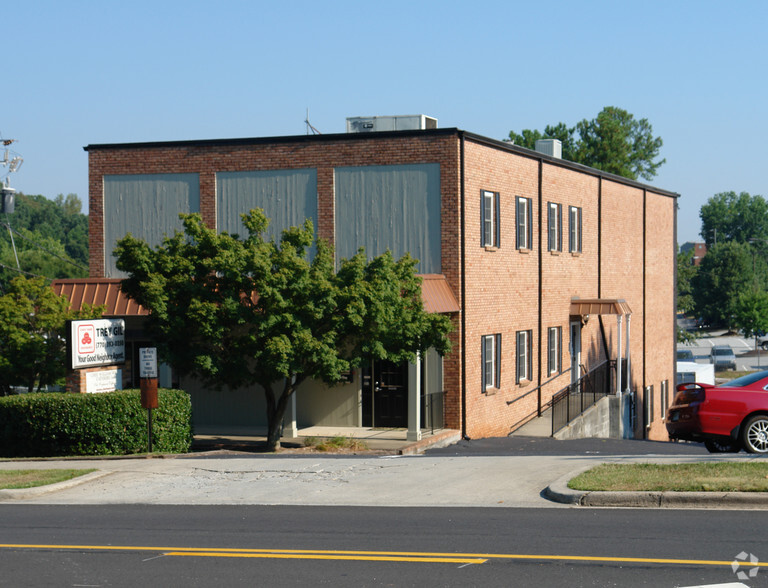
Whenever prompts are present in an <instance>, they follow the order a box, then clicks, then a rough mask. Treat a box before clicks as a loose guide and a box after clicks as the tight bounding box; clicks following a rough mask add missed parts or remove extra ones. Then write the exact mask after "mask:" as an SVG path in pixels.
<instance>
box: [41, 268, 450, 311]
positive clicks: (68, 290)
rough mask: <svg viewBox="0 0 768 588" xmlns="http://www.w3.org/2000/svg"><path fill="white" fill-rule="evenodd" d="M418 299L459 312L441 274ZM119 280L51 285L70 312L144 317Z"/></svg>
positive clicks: (426, 277) (429, 307)
mask: <svg viewBox="0 0 768 588" xmlns="http://www.w3.org/2000/svg"><path fill="white" fill-rule="evenodd" d="M419 277H420V278H421V279H422V284H421V296H422V299H423V300H424V310H426V311H427V312H436V313H445V312H458V311H459V303H458V302H457V300H456V297H455V296H454V295H453V292H452V291H451V288H450V286H448V282H447V281H446V279H445V276H443V275H442V274H421V275H419ZM120 282H121V280H120V279H118V278H82V279H69V280H54V281H53V283H52V284H51V287H52V288H53V291H54V292H55V293H56V294H58V295H62V294H63V295H65V296H66V297H67V298H68V299H69V302H70V308H71V309H74V310H80V309H81V308H82V307H83V304H91V305H93V306H102V305H103V306H105V307H106V308H105V310H104V316H144V315H147V314H149V312H148V311H147V309H145V308H144V307H143V306H141V305H139V304H137V303H136V302H135V301H133V300H131V299H130V298H128V297H127V296H126V295H125V294H123V293H122V291H121V290H120Z"/></svg>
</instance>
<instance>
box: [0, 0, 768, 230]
mask: <svg viewBox="0 0 768 588" xmlns="http://www.w3.org/2000/svg"><path fill="white" fill-rule="evenodd" d="M0 23H2V31H3V32H2V55H3V59H2V63H3V65H4V67H3V68H2V78H1V79H2V92H0V135H1V136H2V138H4V139H11V138H12V139H17V140H18V142H17V143H14V144H13V145H12V146H11V148H12V149H13V150H14V151H15V152H17V153H18V154H19V155H21V156H22V157H23V158H24V164H23V166H22V167H21V168H20V170H19V171H18V172H16V173H14V174H13V175H12V176H11V185H12V187H14V188H16V189H17V190H21V191H23V192H25V193H28V194H44V195H45V196H48V197H49V198H53V197H55V196H56V195H57V194H59V193H62V194H68V193H72V192H73V193H76V194H77V195H78V196H80V197H81V199H82V200H83V202H84V204H85V205H87V190H88V159H87V154H86V153H85V152H84V151H83V149H82V148H83V146H84V145H88V144H91V143H119V142H132V141H166V140H184V139H213V138H229V137H260V136H276V135H295V134H304V133H305V131H306V128H305V125H304V118H305V115H306V110H307V108H308V109H309V118H310V121H311V122H312V124H313V125H314V126H315V127H317V128H318V129H319V130H320V131H321V132H324V133H334V132H343V131H344V122H345V118H346V117H347V116H362V115H390V114H427V115H430V116H434V117H436V118H437V119H438V120H439V125H440V126H441V127H458V128H461V129H464V130H468V131H472V132H475V133H479V134H481V135H485V136H488V137H492V138H496V139H503V138H505V137H506V136H507V134H508V133H509V131H510V130H511V129H514V130H516V131H520V130H522V129H525V128H531V129H543V127H544V126H545V125H547V124H550V123H552V124H554V123H557V122H560V121H562V122H565V123H566V124H568V125H569V126H570V125H574V124H575V123H576V122H578V121H579V120H581V119H584V118H587V119H591V118H594V116H595V115H597V113H598V112H599V111H600V110H601V109H602V108H603V107H604V106H609V105H610V106H618V107H621V108H624V109H626V110H628V111H629V112H631V113H632V114H634V115H635V117H637V118H647V119H648V121H649V122H650V123H651V125H652V126H653V131H654V134H655V135H658V136H661V137H662V139H663V140H664V146H663V148H662V152H661V156H662V157H664V158H666V160H667V163H666V164H665V165H663V166H662V167H661V168H660V171H659V174H658V176H657V177H656V178H655V179H654V180H653V181H651V182H650V183H651V184H653V185H655V186H659V187H661V188H665V189H667V190H671V191H674V192H678V193H679V194H681V198H680V201H679V203H680V214H679V223H678V240H679V242H680V243H682V242H685V241H689V240H696V239H699V236H698V233H699V230H700V220H699V209H700V207H701V205H702V204H704V203H705V202H706V201H707V199H708V198H709V197H711V196H712V195H714V194H716V193H718V192H722V191H728V190H734V191H736V192H741V191H746V192H749V193H750V194H761V195H767V194H766V189H765V183H766V182H765V178H766V173H765V169H766V159H767V158H766V142H767V141H768V116H766V114H767V111H768V99H766V94H767V92H766V84H767V82H766V80H768V76H767V75H766V72H768V63H766V62H767V61H768V57H767V56H768V41H766V29H767V28H768V2H764V1H742V2H739V1H735V2H722V1H718V2H714V1H707V0H704V1H696V2H693V1H675V0H665V1H656V0H651V1H648V0H646V1H644V2H618V1H614V2H599V1H591V0H584V1H581V2H573V1H572V0H569V1H562V0H554V1H553V0H550V1H548V2H532V1H530V0H525V1H494V2H491V1H488V2H484V1H482V0H476V1H475V2H467V1H461V2H458V1H446V0H443V1H440V2H426V1H425V2H415V1H411V2H401V1H396V0H388V1H387V2H376V3H374V2H360V1H359V0H358V1H357V2H352V1H349V2H346V1H345V2H342V1H334V0H325V1H324V2H318V1H306V2H305V1H295V2H291V1H288V0H286V1H283V2H274V1H272V2H259V1H241V2H230V1H227V0H220V1H219V2H210V1H207V2H200V1H196V0H185V1H183V2H182V1H175V0H173V1H172V0H154V1H153V2H146V1H144V0H134V1H131V2H117V1H109V0H94V1H89V2H86V1H79V0H70V1H67V2H60V1H53V0H50V1H39V0H24V1H15V2H6V3H4V5H3V9H2V11H0ZM0 171H3V168H0Z"/></svg>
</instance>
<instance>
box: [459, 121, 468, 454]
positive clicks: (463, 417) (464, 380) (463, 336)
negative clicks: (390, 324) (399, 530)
mask: <svg viewBox="0 0 768 588" xmlns="http://www.w3.org/2000/svg"><path fill="white" fill-rule="evenodd" d="M459 146H460V152H459V173H460V175H461V177H460V179H459V198H460V199H461V202H460V203H459V234H460V237H459V238H460V241H461V243H460V245H459V247H460V249H461V251H460V254H461V310H460V312H461V438H462V439H466V438H467V307H466V305H467V302H466V300H467V278H466V264H465V261H464V260H465V258H466V250H465V232H466V228H465V226H464V224H465V223H464V182H465V177H466V176H465V171H464V164H465V162H464V133H463V131H459Z"/></svg>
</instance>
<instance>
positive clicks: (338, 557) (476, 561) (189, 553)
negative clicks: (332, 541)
mask: <svg viewBox="0 0 768 588" xmlns="http://www.w3.org/2000/svg"><path fill="white" fill-rule="evenodd" d="M164 555H175V556H186V557H257V558H262V559H332V560H337V561H338V560H348V561H407V562H416V561H418V562H427V563H463V564H467V563H471V564H482V563H485V562H486V561H488V560H485V559H477V558H458V557H421V556H419V555H418V554H413V555H411V556H394V555H391V556H384V555H330V554H329V555H322V554H301V553H237V552H221V551H219V552H216V553H210V552H206V551H169V552H166V553H165V554H164Z"/></svg>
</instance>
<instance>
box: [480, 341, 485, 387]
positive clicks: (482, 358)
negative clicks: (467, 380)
mask: <svg viewBox="0 0 768 588" xmlns="http://www.w3.org/2000/svg"><path fill="white" fill-rule="evenodd" d="M480 365H481V369H480V385H481V388H480V391H481V392H485V337H480Z"/></svg>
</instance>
